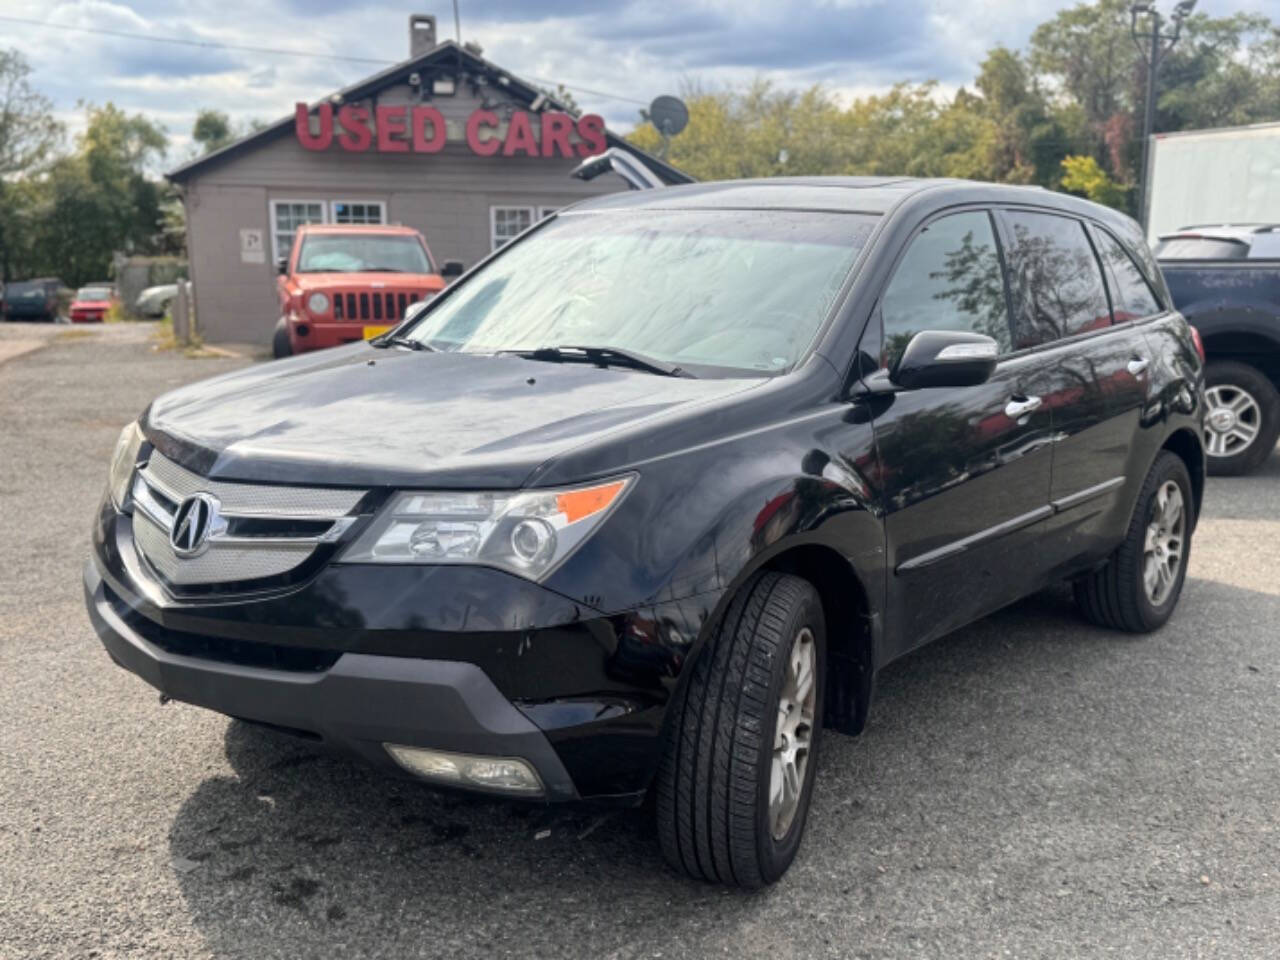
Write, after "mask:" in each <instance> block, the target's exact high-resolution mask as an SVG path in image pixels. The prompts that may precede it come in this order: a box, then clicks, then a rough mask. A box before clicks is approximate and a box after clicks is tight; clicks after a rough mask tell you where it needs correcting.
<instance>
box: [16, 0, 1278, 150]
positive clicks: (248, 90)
mask: <svg viewBox="0 0 1280 960" xmlns="http://www.w3.org/2000/svg"><path fill="white" fill-rule="evenodd" d="M1235 3H1236V0H1204V2H1202V3H1201V5H1200V9H1201V10H1204V11H1206V12H1209V13H1211V14H1219V15H1220V14H1224V13H1230V12H1233V11H1234V10H1235V9H1237V7H1236V6H1235ZM1065 5H1066V4H1064V3H1062V2H1059V0H966V2H964V3H955V2H948V0H814V2H810V3H790V4H787V3H779V2H776V0H769V2H766V0H686V2H683V3H681V4H679V5H675V4H672V3H670V2H669V0H661V2H660V0H623V2H616V3H613V4H611V5H605V4H601V3H599V2H598V0H541V2H538V3H530V2H528V0H487V2H485V3H483V4H482V3H479V2H471V0H461V8H462V18H463V35H464V37H465V38H467V39H475V40H478V41H479V42H480V43H481V44H482V45H483V46H484V48H485V55H486V56H487V57H489V58H490V59H491V60H493V61H494V62H496V63H499V64H501V65H502V66H504V67H507V68H508V69H510V70H512V71H513V72H514V73H517V74H519V75H522V76H525V77H528V78H530V79H533V78H541V79H544V80H549V81H552V82H553V83H554V82H562V83H564V84H565V85H567V86H569V87H571V88H578V89H576V90H575V96H576V97H577V99H578V101H579V103H581V104H582V105H583V106H584V107H586V108H588V109H590V110H593V111H596V112H599V113H602V114H604V116H605V118H606V120H607V121H608V122H609V124H610V125H611V126H613V127H615V128H617V129H620V130H623V131H625V130H626V129H629V128H630V127H631V126H632V125H633V124H634V123H635V121H636V119H637V112H636V111H637V109H638V106H639V104H636V103H629V102H627V100H635V101H640V102H641V103H647V102H648V101H649V100H650V99H652V98H653V97H654V96H656V95H657V94H660V93H673V92H678V91H679V90H680V89H681V87H682V85H683V84H684V83H685V82H687V81H696V82H700V83H702V84H704V85H706V86H711V87H717V88H734V87H740V86H742V85H745V84H746V83H748V82H750V81H751V80H752V79H753V78H755V77H764V78H766V79H769V80H771V81H773V82H774V83H776V84H778V85H780V86H783V87H803V86H808V85H810V84H813V83H823V84H824V85H826V86H827V87H829V88H830V89H832V90H833V91H835V92H836V93H837V94H839V95H841V96H844V97H845V98H848V97H851V96H855V95H865V94H867V93H874V92H879V91H883V90H884V89H886V88H887V87H889V86H890V85H891V84H893V83H894V82H897V81H902V80H910V81H922V80H927V79H936V80H938V81H940V85H941V89H943V90H953V89H954V88H956V87H958V86H960V85H962V84H965V83H968V82H970V81H971V79H972V77H973V75H974V72H975V70H976V67H977V64H978V62H979V61H980V60H981V59H982V57H983V55H984V54H985V52H986V51H987V50H988V49H990V47H991V46H993V45H995V44H996V43H1004V44H1006V45H1008V46H1012V47H1021V46H1023V45H1024V44H1025V43H1026V41H1027V38H1028V37H1029V35H1030V32H1031V30H1032V29H1033V28H1034V27H1035V25H1036V24H1038V23H1040V22H1043V21H1044V20H1046V19H1048V18H1049V17H1051V16H1052V15H1053V13H1054V11H1055V10H1057V9H1059V8H1061V7H1062V6H1065ZM1254 7H1255V8H1257V9H1260V11H1261V12H1264V13H1267V14H1270V15H1271V16H1272V17H1273V18H1280V0H1263V2H1260V3H1255V4H1254ZM428 9H429V7H428ZM436 12H437V13H438V14H439V16H440V33H441V35H442V37H451V36H452V35H453V17H452V13H451V9H450V4H449V3H444V2H441V3H439V4H438V5H437V10H436ZM3 13H4V14H5V15H9V16H15V17H26V18H31V19H36V20H43V21H50V22H53V23H56V24H58V25H60V26H59V27H58V28H47V27H39V26H31V25H24V24H18V23H12V22H4V21H0V46H16V47H18V49H20V50H21V51H22V52H24V53H25V54H26V55H27V56H28V58H29V59H30V60H31V63H32V65H33V67H34V68H35V77H34V79H35V82H36V84H37V86H38V87H39V88H40V89H42V90H43V91H44V92H45V93H46V94H48V95H49V96H50V97H52V98H53V99H54V101H55V104H56V106H57V109H58V111H59V114H60V115H62V116H64V117H66V118H68V119H69V122H70V125H71V128H72V132H73V133H74V132H75V131H76V129H77V128H78V124H79V122H80V115H79V114H78V113H76V112H75V110H74V107H75V104H76V101H77V100H79V99H89V100H92V101H95V102H103V101H106V100H112V101H114V102H115V103H116V104H117V105H119V106H121V107H123V108H125V109H127V110H130V111H141V112H143V113H146V114H148V115H150V116H152V117H154V118H155V119H157V120H158V121H159V122H161V123H162V124H163V125H164V126H165V127H166V129H167V130H168V131H169V134H170V136H171V138H172V139H173V141H174V143H173V148H172V149H171V151H170V156H171V159H176V158H178V157H180V156H181V155H183V154H184V153H185V152H186V149H187V148H186V143H187V140H188V134H189V132H190V129H191V124H192V121H193V120H194V117H195V113H196V111H197V110H198V109H199V108H202V107H214V108H217V109H220V110H224V111H226V112H227V113H229V114H230V115H231V116H232V118H233V119H234V120H237V121H240V122H243V121H246V120H248V119H250V118H256V119H263V120H275V119H278V118H279V117H281V116H284V115H286V114H287V113H288V112H289V109H290V106H291V105H292V104H293V103H294V102H295V101H296V100H314V99H317V98H318V97H320V96H321V95H323V94H325V93H327V92H329V91H331V90H334V89H337V88H340V87H343V86H346V85H348V84H350V83H353V82H355V81H357V80H359V79H361V78H362V77H364V76H367V75H368V74H370V73H373V72H375V71H376V70H377V69H378V67H377V66H376V65H375V64H358V63H350V62H341V61H335V60H327V59H321V58H320V57H318V56H315V55H317V54H334V55H340V56H347V57H365V58H372V59H376V60H385V61H388V62H391V61H397V60H400V59H403V58H404V57H405V56H406V55H407V53H408V36H407V19H408V10H407V9H406V8H405V7H403V6H398V5H391V4H389V3H381V2H380V3H377V4H364V5H352V4H349V3H345V2H343V0H256V2H255V0H223V2H221V3H219V4H218V5H217V6H216V7H210V6H209V5H208V4H207V3H205V2H201V0H132V2H110V0H62V2H55V3H53V4H52V5H50V4H49V3H48V2H47V0H44V2H40V0H6V2H5V5H4V8H3ZM71 27H77V28H84V29H90V30H91V29H93V28H94V27H97V28H99V29H103V30H115V31H123V32H127V33H137V34H143V35H149V36H153V37H179V38H183V39H188V40H192V41H196V42H204V43H208V42H217V43H230V44H238V45H247V46H258V47H273V48H280V49H285V50H289V51H294V52H296V53H298V54H303V55H302V56H284V55H271V54H266V53H254V52H245V51H234V50H221V49H216V48H209V47H200V46H188V45H176V44H168V43H158V42H148V41H146V40H134V39H127V38H123V37H114V36H107V35H94V34H93V33H86V32H80V31H79V30H72V29H69V28H71ZM593 90H594V91H604V92H608V93H613V94H616V95H618V96H619V97H621V98H624V99H611V98H608V97H602V96H598V95H596V94H593V93H590V92H587V91H593Z"/></svg>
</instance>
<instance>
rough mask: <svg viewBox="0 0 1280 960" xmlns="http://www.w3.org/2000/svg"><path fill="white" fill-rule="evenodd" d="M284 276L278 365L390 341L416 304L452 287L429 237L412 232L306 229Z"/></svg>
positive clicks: (367, 228) (282, 263)
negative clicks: (385, 336) (383, 337)
mask: <svg viewBox="0 0 1280 960" xmlns="http://www.w3.org/2000/svg"><path fill="white" fill-rule="evenodd" d="M450 266H454V265H453V264H450ZM279 269H280V278H279V280H278V281H277V290H278V291H279V294H280V319H279V320H278V321H277V322H276V329H275V335H274V337H273V338H272V351H273V353H274V354H275V355H276V356H277V357H287V356H289V355H290V354H294V353H302V352H304V351H307V350H318V349H320V348H321V347H334V346H337V345H338V344H342V343H351V342H352V341H355V340H362V339H363V340H367V339H369V338H370V337H374V336H377V335H378V334H380V333H385V332H386V331H387V330H389V329H391V328H392V327H393V326H395V325H396V324H397V323H399V322H400V320H401V318H402V317H404V312H405V310H406V309H408V307H409V305H410V304H412V303H417V302H419V301H421V300H429V299H430V298H431V297H434V296H435V295H436V294H437V293H439V292H440V291H441V290H443V289H444V286H445V280H444V278H443V277H442V276H441V275H440V273H439V272H437V270H436V268H435V264H434V262H433V261H432V259H431V251H430V250H428V249H427V243H426V241H425V240H424V239H423V237H422V234H421V233H419V232H418V231H417V230H414V229H412V228H410V227H386V226H320V225H309V226H304V227H301V228H299V230H298V235H297V238H296V239H295V240H294V242H293V251H292V253H290V255H289V257H288V259H282V260H281V261H280V264H279ZM455 269H456V268H455ZM451 272H452V271H451ZM456 272H461V270H457V271H456Z"/></svg>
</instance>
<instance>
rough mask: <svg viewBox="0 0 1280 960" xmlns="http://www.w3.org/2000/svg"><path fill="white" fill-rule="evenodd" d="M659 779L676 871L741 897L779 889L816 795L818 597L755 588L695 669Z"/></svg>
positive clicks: (798, 585) (786, 587) (800, 583)
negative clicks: (743, 891)
mask: <svg viewBox="0 0 1280 960" xmlns="http://www.w3.org/2000/svg"><path fill="white" fill-rule="evenodd" d="M690 669H692V671H693V673H692V675H691V676H690V678H689V682H688V684H687V686H686V688H685V691H684V694H683V696H682V698H681V699H680V700H679V701H677V703H676V704H675V705H673V708H672V709H673V715H672V717H671V721H670V724H669V727H668V737H667V744H666V752H665V753H664V755H663V760H662V766H661V769H660V770H659V772H658V784H657V810H658V836H659V839H660V840H661V843H662V852H663V855H664V856H665V857H666V859H667V862H668V863H670V864H671V865H672V866H673V867H675V868H676V869H677V870H682V871H684V872H686V873H688V874H690V875H691V876H694V877H697V878H700V879H706V880H712V881H719V882H721V883H726V884H730V885H733V886H739V887H748V888H757V887H762V886H765V885H766V884H770V883H773V882H774V881H775V880H777V879H778V878H779V877H781V876H782V875H783V874H784V873H785V872H786V870H787V868H788V867H789V866H790V865H791V861H792V860H794V859H795V856H796V851H797V850H798V849H799V847H800V838H801V836H802V835H803V833H804V824H805V818H806V816H807V814H808V812H809V802H810V798H811V797H812V794H813V778H814V770H815V769H816V763H815V759H816V756H817V752H816V751H817V744H818V737H819V734H820V733H821V730H822V725H821V722H820V718H821V717H822V703H823V681H824V678H825V676H826V625H825V623H824V621H823V616H822V604H821V602H820V601H819V599H818V595H817V593H816V591H815V590H814V589H813V587H812V586H811V585H810V584H809V583H808V582H807V581H805V580H802V579H800V578H799V577H794V576H788V575H784V574H778V573H765V574H761V575H758V576H756V577H754V578H753V579H752V580H749V581H748V582H747V583H746V584H745V585H744V586H743V588H742V589H741V590H740V591H739V593H738V595H737V596H736V597H735V598H734V599H733V602H732V603H731V604H730V606H729V609H728V612H727V613H726V614H725V617H724V619H723V621H722V622H721V624H720V626H719V627H718V628H717V630H716V633H715V635H714V636H713V637H712V638H711V639H710V640H709V641H708V643H707V646H706V648H705V649H704V650H703V651H702V654H701V655H700V656H699V657H698V658H697V660H696V661H695V662H694V663H693V664H692V666H691V668H690Z"/></svg>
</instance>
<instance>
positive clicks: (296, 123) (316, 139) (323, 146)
mask: <svg viewBox="0 0 1280 960" xmlns="http://www.w3.org/2000/svg"><path fill="white" fill-rule="evenodd" d="M316 115H317V116H318V117H319V118H320V132H319V133H318V134H314V135H313V134H312V133H311V112H310V111H309V110H308V109H307V105H306V104H305V103H298V104H294V107H293V130H294V132H295V133H296V134H297V135H298V142H299V143H300V144H302V146H303V147H304V148H306V149H307V150H327V149H329V144H331V143H332V142H333V107H331V106H329V105H328V104H327V103H322V104H320V109H319V110H318V111H317V112H316Z"/></svg>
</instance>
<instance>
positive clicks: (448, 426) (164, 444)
mask: <svg viewBox="0 0 1280 960" xmlns="http://www.w3.org/2000/svg"><path fill="white" fill-rule="evenodd" d="M763 382H765V381H762V380H758V379H750V380H692V379H681V378H670V377H662V376H656V375H653V374H649V373H643V372H639V371H632V370H626V369H619V368H608V369H601V368H599V367H595V366H591V365H587V364H578V363H565V364H561V363H548V362H539V361H533V360H525V359H522V358H520V357H513V356H501V357H492V356H485V355H478V354H459V353H423V352H416V351H409V350H400V349H394V348H393V349H376V348H374V347H371V346H369V345H368V344H366V343H355V344H351V345H349V346H345V347H338V348H336V349H333V350H324V351H318V352H316V353H313V354H305V355H303V356H300V357H295V358H293V359H290V360H285V361H276V362H273V363H268V364H263V365H261V366H258V367H253V368H250V369H249V370H245V371H239V372H236V373H232V374H227V375H225V376H222V377H217V378H214V379H212V380H207V381H205V382H203V383H196V384H192V385H190V386H187V387H183V388H181V389H178V390H175V391H173V392H172V393H168V394H165V395H164V396H162V397H160V398H159V399H158V400H156V401H155V402H154V403H153V404H152V406H151V408H150V410H149V411H148V414H147V417H146V423H145V427H146V431H147V434H148V436H149V437H151V439H152V440H153V442H155V443H156V445H157V446H158V447H159V448H160V449H161V450H162V451H163V452H165V453H166V454H167V455H169V456H172V457H175V458H176V459H179V460H181V461H182V462H184V463H186V464H187V466H189V467H190V468H191V469H193V470H197V471H199V472H201V473H204V474H206V475H207V476H210V477H215V478H219V479H232V480H248V481H257V482H264V481H265V482H279V483H297V484H342V485H352V486H369V487H373V486H442V487H459V488H463V487H469V488H482V487H490V488H494V489H512V488H516V487H519V486H522V485H523V484H525V483H526V482H528V480H529V479H530V476H531V475H532V474H533V472H534V471H535V470H536V469H537V468H538V467H539V466H540V465H542V464H544V463H547V462H548V461H550V460H553V459H554V458H555V457H557V456H558V455H561V454H563V453H566V452H568V451H570V450H577V449H579V448H581V447H583V446H585V445H589V444H593V443H601V442H602V441H603V440H604V439H605V438H606V437H607V436H608V435H609V434H610V433H612V432H614V431H618V430H621V429H623V428H625V427H632V426H635V425H638V424H641V422H642V421H651V422H653V423H654V425H655V427H658V426H660V425H661V424H662V423H663V422H664V421H665V420H666V419H667V418H668V417H670V416H672V415H673V413H674V412H675V411H677V410H680V411H685V410H687V409H688V408H690V407H693V406H695V405H698V404H701V403H707V402H711V401H714V400H717V399H720V398H723V397H726V396H729V395H730V394H733V393H736V392H739V391H743V390H747V389H750V388H752V387H754V386H757V385H758V384H760V383H763ZM618 462H620V461H618V460H615V461H613V462H610V461H609V458H608V456H603V457H602V458H601V459H600V460H599V461H598V462H597V463H596V464H595V465H593V468H592V469H591V474H592V475H600V474H604V473H607V472H608V471H609V470H610V469H611V468H613V467H615V466H616V464H617V463H618Z"/></svg>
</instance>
